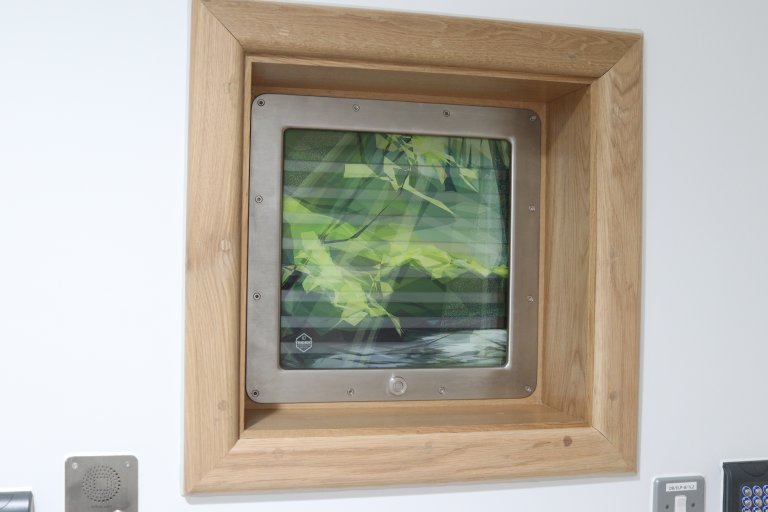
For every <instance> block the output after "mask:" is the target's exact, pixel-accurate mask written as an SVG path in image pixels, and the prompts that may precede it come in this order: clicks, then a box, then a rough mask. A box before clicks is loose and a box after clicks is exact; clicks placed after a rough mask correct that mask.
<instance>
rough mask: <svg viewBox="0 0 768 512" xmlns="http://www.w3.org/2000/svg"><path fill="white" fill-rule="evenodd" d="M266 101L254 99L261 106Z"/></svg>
mask: <svg viewBox="0 0 768 512" xmlns="http://www.w3.org/2000/svg"><path fill="white" fill-rule="evenodd" d="M266 103H267V102H266V101H264V100H256V104H257V105H258V106H260V107H263V106H264V105H265V104H266Z"/></svg>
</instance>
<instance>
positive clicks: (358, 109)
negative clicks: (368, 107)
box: [352, 104, 360, 112]
mask: <svg viewBox="0 0 768 512" xmlns="http://www.w3.org/2000/svg"><path fill="white" fill-rule="evenodd" d="M352 110H354V111H355V112H360V105H358V104H354V105H352Z"/></svg>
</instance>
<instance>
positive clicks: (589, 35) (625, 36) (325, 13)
mask: <svg viewBox="0 0 768 512" xmlns="http://www.w3.org/2000/svg"><path fill="white" fill-rule="evenodd" d="M205 5H206V6H208V8H209V9H210V10H211V12H212V13H213V14H214V15H215V16H216V17H217V18H218V19H219V20H221V21H222V23H223V24H224V25H226V27H227V28H228V29H229V30H230V31H231V32H232V34H233V35H234V36H235V37H236V38H237V40H238V41H240V42H241V43H242V45H243V48H244V49H245V51H246V52H248V53H251V54H272V55H288V56H304V57H313V58H320V59H343V60H361V61H368V62H388V63H398V64H412V65H419V66H421V65H435V66H449V67H458V68H467V69H494V70H504V71H514V72H521V73H540V74H550V75H561V76H580V77H591V78H596V77H599V76H601V75H603V74H604V73H605V72H607V71H608V70H609V69H610V68H611V66H613V64H614V63H616V62H617V61H618V60H619V59H620V58H621V56H622V55H623V54H624V53H625V52H626V51H627V49H629V48H630V47H631V46H632V45H633V44H634V43H635V42H636V41H637V40H638V39H639V38H640V36H639V35H638V34H631V33H626V32H611V31H607V30H587V29H582V28H574V27H559V26H550V25H537V24H533V23H514V22H508V21H497V20H481V19H471V18H460V17H451V16H438V15H427V14H415V13H402V12H392V11H377V10H367V9H350V8H340V7H330V6H317V5H311V6H310V5H300V4H288V3H279V2H267V1H256V0H205Z"/></svg>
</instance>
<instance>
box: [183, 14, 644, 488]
mask: <svg viewBox="0 0 768 512" xmlns="http://www.w3.org/2000/svg"><path fill="white" fill-rule="evenodd" d="M206 6H208V7H206ZM209 9H212V10H213V11H214V14H215V15H216V16H217V17H218V18H219V19H220V20H224V25H222V24H221V23H219V22H218V21H217V19H216V18H214V16H213V15H212V13H211V12H209ZM345 29H349V30H348V32H344V30H345ZM232 34H235V36H236V37H237V38H235V37H233V36H232ZM339 34H343V35H344V37H339ZM393 37H394V38H401V39H398V43H403V42H404V43H406V44H396V45H392V44H391V42H392V40H393V39H392V38H393ZM241 38H242V41H241V42H242V43H243V44H244V45H245V46H246V47H247V49H248V51H256V52H257V53H259V55H253V56H251V57H248V60H249V62H250V61H258V62H260V65H261V66H262V67H261V68H259V69H257V70H256V71H253V72H252V70H249V71H246V69H245V66H244V63H245V62H246V57H245V52H244V50H243V48H242V47H241V45H240V44H239V43H238V40H237V39H241ZM249 38H250V39H249ZM640 41H641V39H640V36H639V35H636V34H616V33H612V32H608V31H589V30H584V29H573V28H561V27H545V26H538V25H530V24H517V23H507V22H494V21H484V20H467V19H459V18H446V17H440V16H422V15H415V14H398V13H381V12H375V11H361V10H352V9H336V8H331V7H306V6H300V5H285V4H278V3H272V2H259V1H248V0H233V1H225V0H208V1H205V0H193V17H192V45H191V53H192V56H191V69H190V73H191V76H190V110H189V120H190V135H189V179H188V234H187V244H188V247H187V253H188V261H187V300H186V308H187V309H186V372H185V402H186V406H185V489H186V492H188V493H202V492H206V493H207V492H234V491H250V490H259V489H265V490H266V489H294V488H321V487H343V486H372V485H394V484H418V483H430V482H447V481H473V480H499V479H508V478H517V477H531V476H538V477H542V476H563V475H571V474H574V475H575V474H579V475H583V474H597V473H606V472H613V473H615V472H625V471H632V470H634V468H635V466H636V445H637V388H638V359H637V358H638V343H639V328H640V327H639V325H640V324H639V287H640V281H639V268H640V215H641V202H640V186H641V175H642V164H641V160H640V157H641V151H642V93H641V84H640V81H641V69H640V61H641V56H642V51H641V46H640V45H641V42H640ZM414 42H417V43H420V44H421V45H422V46H418V45H417V46H414V45H413V43H414ZM534 42H535V43H536V44H534ZM248 45H253V46H248ZM424 45H426V46H424ZM401 46H402V48H401ZM393 48H394V50H393ZM628 49H629V50H628ZM624 54H626V55H624ZM454 55H455V58H454V57H453V56H454ZM622 55H623V57H622ZM313 62H315V63H316V64H317V65H316V69H312V68H313V64H312V63H313ZM305 73H306V77H307V80H306V81H305V82H303V83H302V82H301V77H302V76H303V75H304V74H305ZM334 73H336V74H339V75H344V74H350V77H349V78H343V77H342V78H341V79H339V78H338V77H336V79H334V77H333V74H334ZM390 73H391V74H392V75H391V76H390ZM473 74H476V75H477V77H478V80H480V83H474V82H473V81H472V80H469V79H468V77H471V76H473ZM388 77H389V78H388ZM593 77H600V78H597V79H596V80H593ZM249 79H252V80H253V83H252V84H251V85H250V86H249V85H248V80H249ZM379 79H381V80H382V82H381V87H376V81H377V80H379ZM442 80H447V83H450V84H451V87H447V88H446V87H444V86H442V85H441V83H440V82H441V81H442ZM409 82H410V83H411V85H410V87H409V86H408V85H407V84H408V83H409ZM402 84H406V85H405V86H403V85H402ZM529 86H533V87H529ZM440 87H443V88H442V89H441V88H440ZM548 87H549V89H547V88H548ZM585 87H589V91H588V93H584V92H583V91H581V92H580V91H579V90H580V89H582V90H583V89H585ZM454 88H455V90H448V89H454ZM505 90H506V92H505ZM258 91H261V92H282V93H297V94H320V95H324V94H325V93H328V92H332V93H335V94H332V95H339V96H358V97H376V98H380V99H398V100H411V101H433V102H444V103H466V104H476V105H493V104H497V105H504V106H526V105H527V106H528V108H533V109H534V110H536V111H537V112H539V114H540V115H541V117H542V119H543V120H545V126H549V124H548V123H549V122H550V121H552V122H554V125H553V126H551V127H549V128H546V131H545V133H543V138H544V140H545V141H547V140H549V141H550V142H545V147H546V148H547V151H546V153H547V154H545V155H543V162H544V165H545V166H546V168H547V173H546V175H545V183H546V185H545V190H544V193H545V198H546V200H545V201H544V211H543V212H542V213H543V214H544V215H545V217H544V218H545V222H544V228H543V229H544V237H543V238H542V240H543V241H544V247H545V251H544V254H543V256H542V258H543V265H542V268H545V269H547V270H546V271H547V272H550V271H552V272H553V273H552V275H551V276H546V277H542V280H543V281H542V282H543V283H544V285H545V286H544V288H545V291H544V297H543V299H542V301H541V302H546V303H545V304H541V305H540V311H541V312H542V319H541V324H540V325H541V326H542V332H544V336H543V337H542V343H543V348H542V351H541V354H542V359H540V362H539V365H540V368H541V375H543V378H542V379H541V381H540V386H539V388H538V389H537V390H536V394H535V395H534V397H532V398H530V399H527V400H523V401H518V402H517V403H516V404H514V405H512V404H511V403H510V401H503V400H500V401H497V400H489V401H477V402H473V403H468V404H456V403H444V402H442V403H420V404H414V403H400V404H396V406H395V407H394V408H393V407H389V406H384V405H382V404H355V405H354V407H350V404H343V405H337V404H324V405H323V406H322V407H317V406H316V405H317V404H315V405H313V406H307V407H301V406H298V407H294V406H290V407H286V406H278V407H275V408H272V409H270V408H259V409H256V410H250V409H249V408H248V404H250V402H249V401H248V400H247V399H245V398H244V396H243V393H242V389H243V384H242V379H243V373H242V372H243V361H244V358H243V353H242V347H243V346H244V345H242V344H241V341H242V338H241V336H242V333H241V331H242V324H241V322H242V319H243V318H244V315H243V314H242V313H243V305H244V302H243V301H242V300H241V299H242V296H241V294H242V293H244V292H243V290H244V289H245V288H244V285H243V284H242V283H243V281H242V279H243V274H242V272H241V270H242V268H243V267H242V265H243V261H242V258H243V256H244V253H243V251H244V247H243V245H242V244H241V241H242V240H245V233H246V232H245V226H244V224H243V220H242V219H243V214H244V213H246V214H247V212H245V210H246V209H247V200H246V199H245V198H246V196H247V188H248V187H247V169H248V162H247V155H248V133H247V126H248V108H247V107H246V108H245V109H244V107H243V105H244V104H245V105H247V104H248V103H249V102H250V99H251V96H250V95H251V94H254V93H256V92H258ZM561 93H562V94H568V96H562V95H561ZM537 94H538V95H539V96H536V95H537ZM533 98H539V100H537V101H532V99H533ZM558 98H561V99H558ZM544 101H547V102H548V103H546V104H545V103H544ZM587 105H588V111H587ZM244 125H245V126H246V130H245V132H244V131H243V126H244ZM585 147H586V149H585ZM585 162H588V170H589V172H588V173H587V172H585ZM550 174H551V176H549V175H550ZM548 190H549V191H550V192H548ZM557 197H562V198H564V201H565V203H566V204H559V200H557V199H556V198H557ZM585 219H586V220H585ZM550 229H551V230H552V232H549V233H548V231H549V230H550ZM585 233H586V235H585ZM585 236H586V240H587V241H586V242H585ZM565 253H568V254H565ZM585 261H586V262H585ZM552 269H554V270H552ZM564 288H565V289H567V293H565V294H562V296H561V297H558V292H559V291H560V290H562V289H564ZM582 297H586V298H585V299H584V302H585V304H581V303H580V302H579V301H581V300H582ZM569 329H571V330H574V331H575V332H574V333H573V335H572V336H571V337H567V336H566V337H563V336H561V335H562V334H563V333H566V331H568V330H569ZM585 333H586V334H585ZM558 337H559V339H560V340H563V339H564V340H565V342H564V343H562V344H561V345H558V344H557V340H558ZM590 340H592V341H590ZM590 343H591V345H590ZM558 347H559V348H558ZM590 358H591V359H590ZM569 361H573V362H574V364H571V363H569ZM540 400H543V401H544V402H545V403H546V404H547V405H548V406H551V407H548V406H547V405H542V404H541V403H539V401H540ZM590 411H591V414H590ZM308 474H311V475H312V478H311V479H308V478H307V477H306V475H308Z"/></svg>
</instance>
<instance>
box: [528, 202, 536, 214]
mask: <svg viewBox="0 0 768 512" xmlns="http://www.w3.org/2000/svg"><path fill="white" fill-rule="evenodd" d="M528 211H529V212H535V211H536V205H535V204H531V205H528Z"/></svg>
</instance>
